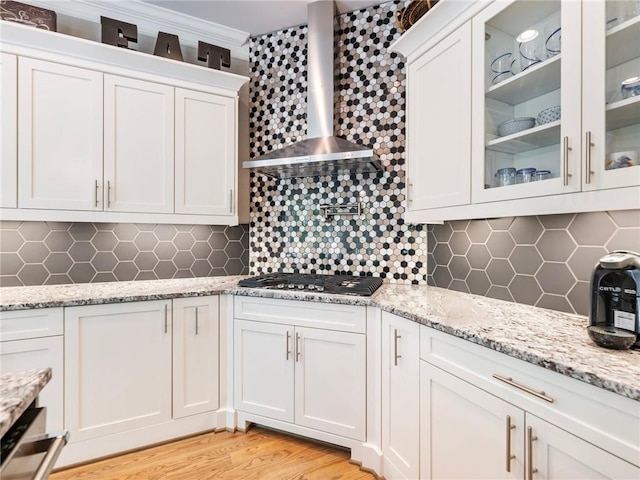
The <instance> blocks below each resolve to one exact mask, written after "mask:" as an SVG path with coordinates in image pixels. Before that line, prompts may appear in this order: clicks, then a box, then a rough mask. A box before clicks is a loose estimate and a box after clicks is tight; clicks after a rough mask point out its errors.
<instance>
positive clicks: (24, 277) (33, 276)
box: [0, 221, 249, 287]
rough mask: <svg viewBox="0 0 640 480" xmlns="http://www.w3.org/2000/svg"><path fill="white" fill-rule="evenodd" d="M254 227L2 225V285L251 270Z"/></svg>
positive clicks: (0, 282)
mask: <svg viewBox="0 0 640 480" xmlns="http://www.w3.org/2000/svg"><path fill="white" fill-rule="evenodd" d="M248 243H249V233H248V225H239V226H237V227H218V226H208V225H152V224H148V225H147V224H127V223H118V224H115V223H57V222H6V221H3V222H0V286H3V287H9V286H19V285H52V284H63V283H89V282H114V281H124V280H155V279H168V278H193V277H206V276H217V275H239V274H246V273H248V264H249V254H248Z"/></svg>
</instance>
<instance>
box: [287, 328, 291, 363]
mask: <svg viewBox="0 0 640 480" xmlns="http://www.w3.org/2000/svg"><path fill="white" fill-rule="evenodd" d="M290 341H291V332H290V331H289V330H287V360H289V355H291V348H290V347H289V342H290Z"/></svg>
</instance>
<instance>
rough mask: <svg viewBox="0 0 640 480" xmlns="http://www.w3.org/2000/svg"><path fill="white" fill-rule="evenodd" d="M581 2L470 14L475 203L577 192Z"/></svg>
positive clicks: (508, 5) (518, 4)
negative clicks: (471, 18) (525, 120)
mask: <svg viewBox="0 0 640 480" xmlns="http://www.w3.org/2000/svg"><path fill="white" fill-rule="evenodd" d="M581 3H582V2H529V1H519V0H516V1H513V0H510V1H504V2H494V3H492V4H491V5H489V6H488V7H487V8H486V9H484V10H483V11H482V12H480V13H479V14H478V15H477V16H476V17H474V19H473V64H474V67H473V77H474V82H473V95H472V98H473V99H472V101H473V122H474V123H473V124H474V129H473V133H472V135H473V147H472V148H473V152H472V155H473V174H472V179H473V184H472V191H473V202H474V203H482V202H496V201H502V200H510V199H518V198H530V197H542V196H548V195H556V194H563V193H570V192H577V191H579V190H580V175H581V172H580V152H581V151H580V145H581V142H580V139H581V133H580V132H581V120H580V111H581V92H580V85H581V82H582V79H581V57H580V52H581V49H582V46H581V25H580V22H579V21H576V19H579V18H581V14H582V12H581ZM554 32H555V33H554ZM560 38H561V44H560ZM556 39H557V41H556ZM550 109H553V110H550ZM542 112H546V113H542ZM551 112H553V114H552V113H551ZM556 114H557V115H556ZM525 118H526V119H528V122H524V121H523V120H521V119H525ZM516 119H518V120H517V123H516V122H514V121H515V120H516ZM507 122H508V123H507ZM505 124H506V125H505ZM500 127H501V128H500ZM532 170H535V172H539V175H538V174H536V173H532ZM518 171H521V172H527V173H526V174H523V175H520V176H518V175H517V172H518ZM547 208H548V207H547Z"/></svg>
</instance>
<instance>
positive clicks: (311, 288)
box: [307, 283, 316, 290]
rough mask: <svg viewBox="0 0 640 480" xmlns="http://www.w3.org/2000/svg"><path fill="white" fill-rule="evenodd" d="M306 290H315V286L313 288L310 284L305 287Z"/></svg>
mask: <svg viewBox="0 0 640 480" xmlns="http://www.w3.org/2000/svg"><path fill="white" fill-rule="evenodd" d="M307 288H308V289H309V290H315V289H316V286H315V285H314V284H313V283H310V284H309V285H307Z"/></svg>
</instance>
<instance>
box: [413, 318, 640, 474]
mask: <svg viewBox="0 0 640 480" xmlns="http://www.w3.org/2000/svg"><path fill="white" fill-rule="evenodd" d="M420 357H421V358H422V359H423V360H425V361H427V362H429V363H431V364H432V365H435V366H437V367H440V368H442V369H444V370H446V371H448V372H449V373H451V374H453V375H455V376H457V377H459V378H461V379H463V380H466V381H467V382H469V383H471V384H473V385H476V386H478V387H480V388H482V389H483V390H485V391H487V392H489V393H491V394H493V395H496V396H498V397H500V398H502V399H503V400H505V401H507V402H509V403H512V404H514V405H516V406H518V407H520V408H522V409H524V410H526V411H527V412H530V413H533V414H534V415H536V416H539V417H541V418H543V419H545V420H547V421H548V422H550V423H553V424H555V425H556V426H558V427H560V428H562V429H564V430H567V431H569V432H570V433H572V434H574V435H576V436H578V437H581V438H583V439H585V440H587V441H588V442H591V443H593V444H595V445H598V446H600V447H601V448H603V449H604V450H607V451H609V452H611V453H613V454H614V455H617V456H619V457H621V458H623V459H625V460H627V461H628V462H631V463H633V464H634V465H638V466H640V408H639V406H640V405H639V402H636V401H634V400H631V399H630V398H627V397H623V396H621V395H618V394H616V393H613V392H609V391H607V390H603V389H601V388H598V387H595V386H593V385H589V384H587V383H585V382H581V381H579V380H576V379H573V378H570V377H567V376H566V375H562V374H559V373H556V372H553V371H551V370H547V369H545V368H542V367H539V366H536V365H533V364H530V363H528V362H525V361H523V360H519V359H516V358H513V357H509V356H508V355H505V354H502V353H499V352H496V351H494V350H491V349H489V348H485V347H482V346H480V345H476V344H474V343H471V342H468V341H466V340H463V339H460V338H457V337H455V336H453V335H448V334H446V333H443V332H439V331H436V330H433V329H431V328H429V327H426V326H421V332H420ZM494 375H499V376H501V377H503V378H506V379H512V380H513V382H516V383H517V384H519V385H521V386H524V387H526V388H528V389H530V390H531V391H533V392H537V393H539V394H542V395H543V396H544V397H548V399H550V400H552V401H548V400H545V399H544V398H542V397H541V396H538V395H536V394H535V393H532V392H527V391H525V390H523V389H521V388H518V387H517V386H513V385H509V384H507V383H505V382H504V381H501V380H499V379H496V378H495V377H494Z"/></svg>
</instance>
